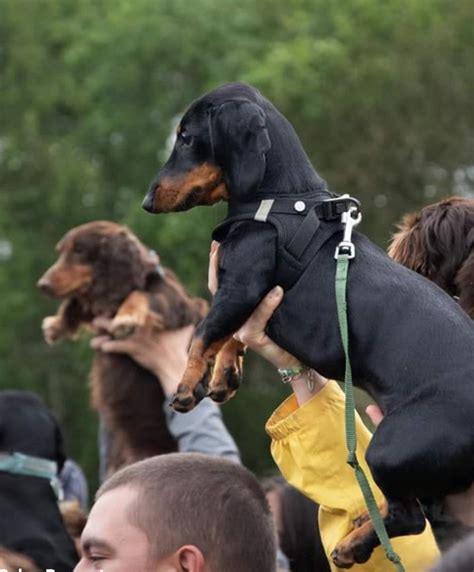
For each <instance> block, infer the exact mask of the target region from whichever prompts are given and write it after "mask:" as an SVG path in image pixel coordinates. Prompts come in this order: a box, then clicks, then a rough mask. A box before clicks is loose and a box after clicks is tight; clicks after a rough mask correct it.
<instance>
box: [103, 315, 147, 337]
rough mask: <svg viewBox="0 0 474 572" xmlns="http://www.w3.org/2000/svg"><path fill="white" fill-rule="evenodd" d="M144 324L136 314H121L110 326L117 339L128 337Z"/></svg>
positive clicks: (113, 335)
mask: <svg viewBox="0 0 474 572" xmlns="http://www.w3.org/2000/svg"><path fill="white" fill-rule="evenodd" d="M141 325H142V324H141V323H140V322H138V321H137V320H136V319H135V316H130V315H126V314H124V315H121V316H120V315H119V316H115V318H114V319H113V320H112V324H111V326H110V333H111V335H112V337H113V338H115V339H116V340H121V339H123V338H128V336H131V335H132V334H133V333H134V331H135V330H136V329H137V328H138V327H140V326H141Z"/></svg>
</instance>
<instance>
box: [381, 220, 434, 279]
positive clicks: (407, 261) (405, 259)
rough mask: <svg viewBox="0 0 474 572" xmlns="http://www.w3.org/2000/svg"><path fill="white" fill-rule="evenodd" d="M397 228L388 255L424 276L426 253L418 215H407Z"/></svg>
mask: <svg viewBox="0 0 474 572" xmlns="http://www.w3.org/2000/svg"><path fill="white" fill-rule="evenodd" d="M397 226H398V232H396V233H395V234H394V235H393V237H392V240H391V242H390V245H389V247H388V255H389V256H390V257H391V258H393V260H395V262H399V263H400V264H403V266H406V267H407V268H411V270H414V271H415V272H419V273H420V274H424V273H425V272H426V269H427V260H426V257H427V252H426V247H425V245H424V243H423V236H422V232H421V228H420V215H419V214H416V213H411V214H407V215H405V216H404V217H403V219H402V221H401V223H400V224H398V225H397Z"/></svg>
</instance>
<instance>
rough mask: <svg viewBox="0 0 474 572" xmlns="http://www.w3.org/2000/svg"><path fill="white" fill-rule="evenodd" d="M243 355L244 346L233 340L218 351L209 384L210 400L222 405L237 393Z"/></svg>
mask: <svg viewBox="0 0 474 572" xmlns="http://www.w3.org/2000/svg"><path fill="white" fill-rule="evenodd" d="M244 353H245V346H244V344H243V343H242V342H238V341H237V340H234V338H231V339H230V340H229V341H228V342H227V343H226V344H225V345H224V346H223V347H222V349H221V350H220V351H219V353H218V354H217V356H216V361H215V363H214V368H213V371H212V379H211V381H210V383H209V397H210V398H211V399H213V400H214V401H217V402H218V403H223V402H224V401H227V400H229V399H230V398H231V397H232V396H233V395H234V393H235V392H236V391H237V389H238V388H239V386H240V383H241V381H242V366H243V361H244V360H243V358H244Z"/></svg>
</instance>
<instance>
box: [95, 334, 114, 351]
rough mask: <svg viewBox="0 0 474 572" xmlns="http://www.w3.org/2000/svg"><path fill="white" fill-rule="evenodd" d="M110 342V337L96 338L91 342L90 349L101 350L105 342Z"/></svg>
mask: <svg viewBox="0 0 474 572" xmlns="http://www.w3.org/2000/svg"><path fill="white" fill-rule="evenodd" d="M109 340H110V336H95V337H94V338H92V339H91V341H90V347H91V348H92V349H93V350H100V349H102V346H103V344H104V343H105V342H107V341H109Z"/></svg>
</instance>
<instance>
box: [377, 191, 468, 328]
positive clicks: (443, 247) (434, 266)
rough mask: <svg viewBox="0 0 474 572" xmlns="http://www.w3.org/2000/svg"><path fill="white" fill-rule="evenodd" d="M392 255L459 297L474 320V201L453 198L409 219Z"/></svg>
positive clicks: (395, 240) (401, 227) (394, 242)
mask: <svg viewBox="0 0 474 572" xmlns="http://www.w3.org/2000/svg"><path fill="white" fill-rule="evenodd" d="M398 229H399V230H398V232H397V233H395V235H394V236H393V238H392V241H391V244H390V247H389V249H388V253H389V255H390V256H391V257H392V258H393V259H394V260H396V261H397V262H400V263H401V264H403V265H404V266H407V267H408V268H411V269H412V270H415V272H418V273H419V274H422V275H423V276H425V277H426V278H428V279H430V280H432V281H433V282H435V283H436V284H437V285H438V286H440V287H441V288H443V290H445V291H446V292H448V294H450V295H451V296H458V297H459V298H460V304H461V306H462V307H463V308H464V310H465V311H466V312H467V313H468V314H469V315H470V316H471V317H472V318H474V200H473V199H464V198H461V197H451V198H448V199H445V200H443V201H441V202H439V203H436V204H434V205H429V206H427V207H425V208H424V209H422V210H421V211H420V212H419V213H415V214H408V215H406V216H405V217H404V218H403V219H402V221H401V223H400V224H399V225H398Z"/></svg>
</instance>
